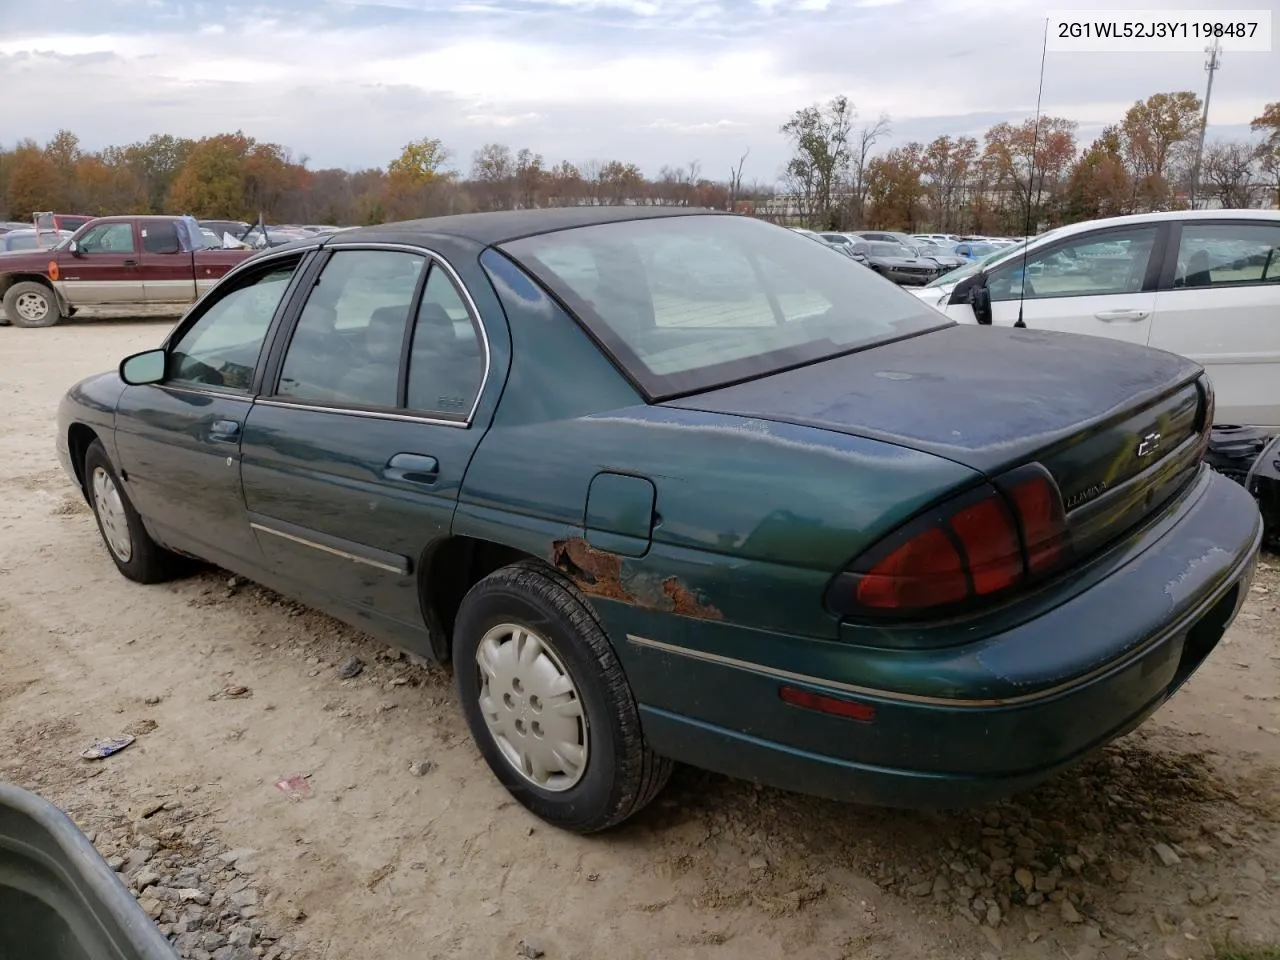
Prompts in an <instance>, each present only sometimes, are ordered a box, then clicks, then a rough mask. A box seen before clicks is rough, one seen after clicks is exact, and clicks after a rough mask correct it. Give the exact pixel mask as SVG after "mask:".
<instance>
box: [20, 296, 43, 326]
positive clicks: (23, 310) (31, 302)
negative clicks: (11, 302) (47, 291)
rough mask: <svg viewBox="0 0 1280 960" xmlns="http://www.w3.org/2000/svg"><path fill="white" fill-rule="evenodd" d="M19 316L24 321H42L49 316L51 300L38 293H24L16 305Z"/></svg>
mask: <svg viewBox="0 0 1280 960" xmlns="http://www.w3.org/2000/svg"><path fill="white" fill-rule="evenodd" d="M15 306H16V307H17V308H18V316H20V317H22V319H24V320H32V321H37V322H38V321H40V320H43V319H44V318H45V317H46V316H48V315H49V299H48V297H44V296H41V295H40V294H38V293H24V294H23V295H22V296H20V297H18V302H17V304H15Z"/></svg>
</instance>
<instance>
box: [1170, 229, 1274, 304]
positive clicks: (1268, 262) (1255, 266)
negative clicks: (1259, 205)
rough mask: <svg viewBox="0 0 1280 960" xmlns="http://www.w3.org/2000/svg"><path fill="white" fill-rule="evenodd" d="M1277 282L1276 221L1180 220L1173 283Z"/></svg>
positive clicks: (1175, 285)
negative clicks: (1274, 222)
mask: <svg viewBox="0 0 1280 960" xmlns="http://www.w3.org/2000/svg"><path fill="white" fill-rule="evenodd" d="M1277 282H1280V224H1270V223H1207V224H1198V223H1194V222H1192V223H1184V224H1183V225H1182V240H1181V242H1180V243H1179V244H1178V271H1177V273H1176V274H1175V276H1174V280H1173V285H1174V287H1175V288H1180V287H1217V286H1223V285H1226V284H1232V285H1236V284H1256V283H1277Z"/></svg>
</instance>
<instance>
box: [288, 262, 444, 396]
mask: <svg viewBox="0 0 1280 960" xmlns="http://www.w3.org/2000/svg"><path fill="white" fill-rule="evenodd" d="M425 264H426V257H425V256H423V255H422V254H414V253H404V252H400V251H393V250H338V251H336V252H335V253H334V254H333V255H332V256H331V257H330V258H329V261H328V262H327V263H326V264H325V266H324V270H323V271H322V272H321V274H320V278H319V280H318V281H317V282H316V285H315V287H314V288H313V289H312V291H311V294H310V296H309V297H308V298H307V303H306V306H305V307H304V308H303V310H302V315H301V316H300V317H299V318H298V324H297V327H296V328H295V329H294V332H293V337H292V339H291V340H290V343H289V349H288V351H287V352H286V353H285V358H284V366H283V367H282V369H281V372H280V386H279V389H278V390H277V394H278V395H279V396H281V397H286V398H290V399H294V400H306V401H314V402H318V403H323V404H332V405H334V406H339V407H393V408H394V407H396V406H397V399H398V390H399V374H400V357H401V354H402V352H403V347H404V338H405V327H406V325H407V324H408V319H409V307H410V304H411V303H412V302H413V295H414V291H415V290H416V289H417V286H418V278H419V276H420V274H421V273H422V270H423V267H424V265H425Z"/></svg>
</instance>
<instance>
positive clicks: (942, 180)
mask: <svg viewBox="0 0 1280 960" xmlns="http://www.w3.org/2000/svg"><path fill="white" fill-rule="evenodd" d="M977 160H978V141H977V140H975V139H974V138H973V137H959V138H957V139H955V140H953V139H952V138H951V137H948V136H942V137H938V138H937V139H936V140H934V141H933V142H932V143H930V144H929V145H928V146H927V147H925V148H924V153H923V155H922V156H921V160H920V172H921V174H922V175H923V177H924V189H925V193H926V194H927V196H928V198H929V200H930V202H931V204H932V206H933V213H934V215H935V217H936V219H935V221H934V222H935V224H936V226H937V228H938V229H939V230H944V231H951V230H956V229H958V227H959V224H958V220H959V212H960V205H961V203H962V202H963V200H964V194H965V191H966V189H967V188H968V186H969V181H970V178H971V177H972V176H973V172H974V167H975V165H976V164H977Z"/></svg>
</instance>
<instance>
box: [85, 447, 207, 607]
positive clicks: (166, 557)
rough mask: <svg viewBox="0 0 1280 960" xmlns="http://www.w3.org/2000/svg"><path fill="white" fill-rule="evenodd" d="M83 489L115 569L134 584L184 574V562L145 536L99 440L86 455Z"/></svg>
mask: <svg viewBox="0 0 1280 960" xmlns="http://www.w3.org/2000/svg"><path fill="white" fill-rule="evenodd" d="M84 485H85V493H86V494H87V495H88V498H89V506H90V507H92V508H93V515H94V517H95V518H97V521H98V530H99V532H100V533H101V534H102V542H103V543H104V544H106V547H107V552H108V553H110V554H111V559H112V560H113V561H114V562H115V565H116V569H118V570H119V571H120V572H121V573H122V574H124V575H125V576H126V577H128V578H129V579H130V580H133V581H134V582H136V583H159V582H161V581H163V580H170V579H172V578H173V577H175V576H177V575H178V574H179V573H181V572H182V571H183V569H184V568H185V563H184V561H183V558H181V557H179V556H178V555H176V554H174V553H170V552H169V551H168V550H166V549H165V548H164V547H162V546H160V545H159V544H158V543H156V542H155V541H154V540H152V539H151V535H150V534H149V533H147V530H146V527H144V526H143V525H142V518H141V517H140V516H138V511H137V510H135V509H134V507H133V503H132V502H131V501H130V500H129V495H128V494H127V493H126V492H125V490H124V487H123V486H122V485H121V483H120V477H119V475H118V474H117V473H116V470H115V467H113V466H112V465H111V460H110V459H109V458H108V457H107V451H106V448H104V447H103V446H102V441H101V440H95V441H93V443H91V444H89V449H88V450H87V451H86V452H85V455H84Z"/></svg>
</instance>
